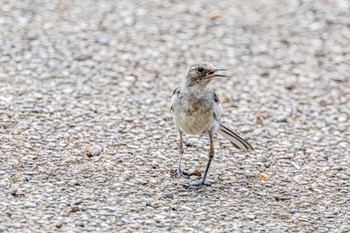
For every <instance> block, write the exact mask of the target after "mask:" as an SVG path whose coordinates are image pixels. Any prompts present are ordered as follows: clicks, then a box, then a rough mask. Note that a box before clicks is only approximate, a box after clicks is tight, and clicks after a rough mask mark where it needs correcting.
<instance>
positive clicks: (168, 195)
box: [163, 193, 174, 199]
mask: <svg viewBox="0 0 350 233" xmlns="http://www.w3.org/2000/svg"><path fill="white" fill-rule="evenodd" d="M163 197H164V198H169V199H174V195H173V194H172V193H166V194H164V195H163Z"/></svg>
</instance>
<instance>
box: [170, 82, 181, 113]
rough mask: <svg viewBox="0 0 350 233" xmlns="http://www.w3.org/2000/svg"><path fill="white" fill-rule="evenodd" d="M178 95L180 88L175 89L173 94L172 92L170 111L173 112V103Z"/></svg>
mask: <svg viewBox="0 0 350 233" xmlns="http://www.w3.org/2000/svg"><path fill="white" fill-rule="evenodd" d="M178 94H180V87H178V88H175V90H174V92H173V96H172V97H171V102H170V110H171V111H173V110H174V109H173V105H174V102H175V99H176V98H177V95H178Z"/></svg>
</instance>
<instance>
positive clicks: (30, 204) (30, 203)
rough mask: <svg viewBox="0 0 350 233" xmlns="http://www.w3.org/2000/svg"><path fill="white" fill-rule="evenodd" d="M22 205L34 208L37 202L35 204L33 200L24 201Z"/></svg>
mask: <svg viewBox="0 0 350 233" xmlns="http://www.w3.org/2000/svg"><path fill="white" fill-rule="evenodd" d="M24 207H26V208H35V207H37V204H35V203H33V202H26V203H24Z"/></svg>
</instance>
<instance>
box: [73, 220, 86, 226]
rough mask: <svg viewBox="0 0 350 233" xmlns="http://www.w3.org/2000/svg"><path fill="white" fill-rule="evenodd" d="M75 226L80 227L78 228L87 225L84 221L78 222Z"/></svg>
mask: <svg viewBox="0 0 350 233" xmlns="http://www.w3.org/2000/svg"><path fill="white" fill-rule="evenodd" d="M75 225H76V226H78V227H85V224H84V222H83V221H76V222H75Z"/></svg>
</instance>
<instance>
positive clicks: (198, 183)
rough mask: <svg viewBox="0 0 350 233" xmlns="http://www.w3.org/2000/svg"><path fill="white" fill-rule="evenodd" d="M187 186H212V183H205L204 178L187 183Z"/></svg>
mask: <svg viewBox="0 0 350 233" xmlns="http://www.w3.org/2000/svg"><path fill="white" fill-rule="evenodd" d="M185 186H186V187H188V188H201V187H203V186H211V183H205V181H204V180H200V181H193V182H189V183H187V184H185Z"/></svg>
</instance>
